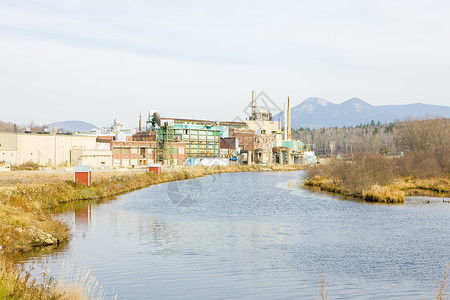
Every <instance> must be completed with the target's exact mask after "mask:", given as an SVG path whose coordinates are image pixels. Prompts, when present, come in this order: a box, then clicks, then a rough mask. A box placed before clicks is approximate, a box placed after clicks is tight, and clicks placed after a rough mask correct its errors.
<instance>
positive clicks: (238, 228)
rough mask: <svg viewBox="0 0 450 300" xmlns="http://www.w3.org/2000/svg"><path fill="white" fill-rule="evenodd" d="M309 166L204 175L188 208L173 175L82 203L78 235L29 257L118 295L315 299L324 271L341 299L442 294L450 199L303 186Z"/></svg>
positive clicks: (75, 217)
mask: <svg viewBox="0 0 450 300" xmlns="http://www.w3.org/2000/svg"><path fill="white" fill-rule="evenodd" d="M302 176H304V173H303V172H290V173H274V172H273V173H272V172H268V173H236V174H221V175H220V176H211V177H205V178H201V179H199V180H201V187H202V189H203V190H202V193H201V197H200V198H199V199H198V201H195V202H194V203H193V204H192V206H190V207H187V208H186V207H179V206H177V205H176V204H174V203H173V202H172V201H171V199H170V197H169V195H168V193H167V185H164V184H162V185H158V186H152V187H150V188H148V189H143V190H140V191H136V192H133V193H130V194H127V195H122V196H119V197H117V198H116V199H115V200H108V201H105V202H88V203H87V202H85V203H84V204H76V205H74V206H72V207H71V210H69V211H66V212H63V213H61V214H60V217H61V218H63V219H64V220H66V221H67V222H68V223H69V224H70V225H71V226H72V227H73V238H72V240H71V241H70V243H69V244H67V245H66V246H65V247H63V248H60V249H58V250H57V252H55V253H52V254H48V253H46V254H44V255H42V256H38V255H37V254H36V255H35V256H34V257H31V258H29V261H37V262H41V263H45V265H46V266H47V267H49V269H50V270H51V271H54V270H57V269H58V265H59V264H60V263H61V261H67V262H70V263H71V264H72V265H74V266H76V267H80V268H82V267H87V268H88V269H89V270H90V271H91V272H92V273H93V274H94V275H95V277H96V278H97V279H98V280H99V281H100V283H101V284H102V285H103V286H104V288H105V289H106V290H107V291H108V294H107V297H109V296H112V295H115V293H116V292H117V293H118V296H119V299H122V298H127V299H136V298H138V299H139V298H157V299H160V298H166V299H173V298H176V299H178V298H184V299H194V298H195V299H197V298H208V299H223V298H286V299H291V298H316V297H317V295H318V290H319V285H320V275H319V270H321V271H322V272H323V273H324V274H325V278H326V280H327V285H328V286H329V290H330V296H331V295H332V296H333V298H352V299H355V298H372V299H377V298H378V299H385V298H399V299H401V298H403V299H410V298H424V297H425V298H430V297H432V295H433V294H434V290H435V287H436V285H437V284H438V283H439V281H440V278H441V274H442V272H443V267H444V266H445V264H446V262H447V261H450V253H449V252H448V251H447V250H448V245H449V244H450V229H449V228H450V220H449V219H450V218H449V216H450V205H448V204H444V203H442V202H437V201H436V202H433V201H431V200H426V201H430V203H426V204H420V203H425V202H424V200H423V199H422V198H408V201H407V202H406V203H405V205H399V206H392V205H368V204H363V203H359V202H355V201H343V200H341V199H339V198H336V197H332V196H330V195H329V194H320V193H315V192H311V191H308V190H305V189H301V188H300V187H301V184H302ZM441 271H442V272H441ZM55 272H56V271H55Z"/></svg>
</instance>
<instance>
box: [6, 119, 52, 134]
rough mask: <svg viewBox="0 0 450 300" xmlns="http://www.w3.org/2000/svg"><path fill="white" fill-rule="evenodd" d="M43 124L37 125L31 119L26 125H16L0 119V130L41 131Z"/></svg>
mask: <svg viewBox="0 0 450 300" xmlns="http://www.w3.org/2000/svg"><path fill="white" fill-rule="evenodd" d="M44 128H45V126H42V125H37V124H35V123H34V122H33V121H31V122H30V123H29V124H28V125H18V124H16V123H12V122H4V121H0V132H24V131H25V130H27V129H28V130H30V131H31V132H42V131H44Z"/></svg>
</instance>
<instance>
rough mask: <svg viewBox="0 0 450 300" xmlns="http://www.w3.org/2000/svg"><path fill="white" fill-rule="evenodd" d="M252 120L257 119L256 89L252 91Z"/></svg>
mask: <svg viewBox="0 0 450 300" xmlns="http://www.w3.org/2000/svg"><path fill="white" fill-rule="evenodd" d="M252 120H256V91H252Z"/></svg>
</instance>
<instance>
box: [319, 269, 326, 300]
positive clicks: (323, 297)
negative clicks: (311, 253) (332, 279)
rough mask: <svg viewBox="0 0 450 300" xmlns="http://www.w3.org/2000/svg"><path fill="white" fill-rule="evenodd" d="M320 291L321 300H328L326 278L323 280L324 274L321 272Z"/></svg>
mask: <svg viewBox="0 0 450 300" xmlns="http://www.w3.org/2000/svg"><path fill="white" fill-rule="evenodd" d="M319 273H320V281H321V284H320V290H319V300H327V299H328V291H327V289H326V288H325V278H323V274H322V272H320V271H319Z"/></svg>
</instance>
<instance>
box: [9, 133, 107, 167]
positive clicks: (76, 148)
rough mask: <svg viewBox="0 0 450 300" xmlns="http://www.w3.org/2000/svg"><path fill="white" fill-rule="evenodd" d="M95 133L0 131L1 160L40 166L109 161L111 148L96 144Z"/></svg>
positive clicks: (105, 162)
mask: <svg viewBox="0 0 450 300" xmlns="http://www.w3.org/2000/svg"><path fill="white" fill-rule="evenodd" d="M96 140H97V137H96V136H88V135H62V134H31V133H9V132H0V161H5V162H10V163H11V164H23V163H25V162H28V161H32V162H34V163H37V164H40V165H43V166H73V165H79V164H84V163H89V164H90V165H91V166H93V167H103V166H111V165H112V151H111V150H110V149H107V148H104V147H101V146H99V145H97V142H96Z"/></svg>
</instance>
